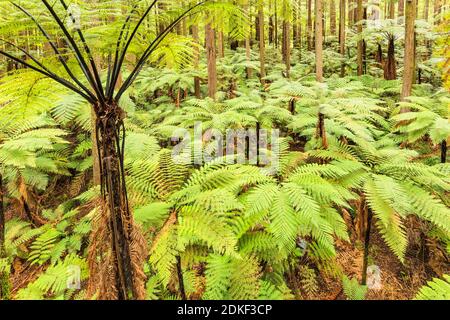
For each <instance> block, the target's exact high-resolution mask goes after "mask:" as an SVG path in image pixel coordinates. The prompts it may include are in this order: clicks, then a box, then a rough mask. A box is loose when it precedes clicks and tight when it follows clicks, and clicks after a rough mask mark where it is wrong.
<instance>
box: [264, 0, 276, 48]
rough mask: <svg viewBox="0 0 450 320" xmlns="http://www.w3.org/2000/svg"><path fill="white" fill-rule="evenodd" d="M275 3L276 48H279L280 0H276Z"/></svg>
mask: <svg viewBox="0 0 450 320" xmlns="http://www.w3.org/2000/svg"><path fill="white" fill-rule="evenodd" d="M274 1H275V2H274V5H275V14H274V19H275V28H274V29H275V30H274V31H275V34H274V37H275V48H277V49H278V0H274ZM263 10H264V5H263ZM263 13H264V11H263Z"/></svg>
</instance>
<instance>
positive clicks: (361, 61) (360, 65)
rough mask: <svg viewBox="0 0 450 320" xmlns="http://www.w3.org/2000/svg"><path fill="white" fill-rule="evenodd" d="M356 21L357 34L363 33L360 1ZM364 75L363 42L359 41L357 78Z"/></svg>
mask: <svg viewBox="0 0 450 320" xmlns="http://www.w3.org/2000/svg"><path fill="white" fill-rule="evenodd" d="M357 5H358V7H357V21H358V27H357V29H358V34H362V32H363V25H362V23H361V22H362V20H363V3H362V0H357ZM363 74H364V41H363V40H362V39H361V40H359V41H358V76H362V75H363Z"/></svg>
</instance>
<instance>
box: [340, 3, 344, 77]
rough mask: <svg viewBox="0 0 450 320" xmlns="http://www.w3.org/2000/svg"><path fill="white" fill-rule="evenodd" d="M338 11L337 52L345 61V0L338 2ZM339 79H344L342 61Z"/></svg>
mask: <svg viewBox="0 0 450 320" xmlns="http://www.w3.org/2000/svg"><path fill="white" fill-rule="evenodd" d="M339 11H340V14H339V51H340V54H341V56H342V59H345V0H340V7H339ZM341 77H345V62H344V61H343V62H342V64H341Z"/></svg>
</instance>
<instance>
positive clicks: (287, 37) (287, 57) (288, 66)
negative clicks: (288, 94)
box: [284, 21, 291, 78]
mask: <svg viewBox="0 0 450 320" xmlns="http://www.w3.org/2000/svg"><path fill="white" fill-rule="evenodd" d="M284 37H285V58H284V62H285V64H286V77H288V78H289V77H290V72H291V24H290V22H289V21H286V22H285V36H284Z"/></svg>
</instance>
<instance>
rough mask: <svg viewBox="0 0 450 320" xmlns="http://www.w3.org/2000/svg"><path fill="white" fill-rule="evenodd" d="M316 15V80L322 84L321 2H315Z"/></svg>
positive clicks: (318, 0)
mask: <svg viewBox="0 0 450 320" xmlns="http://www.w3.org/2000/svg"><path fill="white" fill-rule="evenodd" d="M315 13H316V34H315V38H316V80H317V81H318V82H323V37H322V22H323V20H322V16H323V8H322V0H315Z"/></svg>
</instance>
